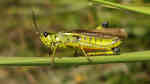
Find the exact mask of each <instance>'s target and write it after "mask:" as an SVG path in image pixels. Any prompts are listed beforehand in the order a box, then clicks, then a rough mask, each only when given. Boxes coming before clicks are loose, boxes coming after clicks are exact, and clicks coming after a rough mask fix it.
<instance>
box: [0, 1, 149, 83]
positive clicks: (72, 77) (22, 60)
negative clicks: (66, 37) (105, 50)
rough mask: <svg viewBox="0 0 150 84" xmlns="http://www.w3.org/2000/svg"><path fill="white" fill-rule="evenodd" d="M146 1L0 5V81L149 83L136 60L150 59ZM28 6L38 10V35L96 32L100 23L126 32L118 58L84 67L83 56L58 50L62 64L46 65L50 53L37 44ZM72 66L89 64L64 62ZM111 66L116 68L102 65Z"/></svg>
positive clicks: (146, 71) (103, 58)
mask: <svg viewBox="0 0 150 84" xmlns="http://www.w3.org/2000/svg"><path fill="white" fill-rule="evenodd" d="M149 2H150V1H149V0H117V1H116V0H93V1H88V0H80V1H77V0H59V1H57V0H53V1H52V0H51V1H50V0H49V1H48V0H47V1H43V0H30V2H29V1H26V0H5V1H4V0H3V1H0V4H1V5H0V11H1V14H0V18H1V20H0V25H1V28H0V29H1V30H0V35H1V38H0V55H1V57H0V60H1V61H0V65H3V66H5V67H3V68H1V69H0V72H1V74H0V80H1V83H2V84H5V83H6V84H10V83H14V84H17V83H18V84H19V83H20V82H22V83H24V84H26V83H31V84H43V83H44V84H48V83H54V84H62V83H63V84H65V83H67V84H74V83H77V84H82V83H86V84H91V83H94V84H99V83H104V84H120V83H121V84H123V83H124V84H149V83H150V80H149V69H150V67H149V63H148V62H138V61H149V60H150V56H149V53H150V51H149V50H150V47H149V44H150V39H149V36H150V32H149V31H150V29H149V22H150V21H149V18H150V16H149V15H150V11H149V9H150V8H149V5H150V4H149ZM32 8H34V9H35V10H36V14H37V22H38V24H39V26H40V29H41V30H42V31H48V32H58V31H68V30H72V29H79V28H83V29H94V28H95V27H96V26H97V25H100V24H101V23H102V22H104V21H109V23H110V27H112V28H120V27H122V28H124V29H125V30H126V31H127V32H128V34H129V37H128V39H126V40H125V42H124V43H123V45H122V46H121V53H122V54H121V55H119V56H98V57H95V56H94V57H90V58H92V59H94V62H93V63H98V64H97V65H89V64H92V63H89V64H87V63H88V61H87V60H86V58H85V57H72V56H73V50H72V49H70V48H68V49H59V50H57V54H56V56H57V57H62V58H57V60H56V63H58V64H59V63H60V64H64V65H65V66H64V65H61V66H62V67H61V66H54V67H51V66H47V65H49V63H50V59H49V56H48V49H47V48H46V47H44V46H43V45H41V43H40V40H39V36H38V35H36V34H35V30H34V29H33V27H32V26H33V25H32V15H31V13H32V10H31V9H32ZM35 56H36V57H35ZM37 56H38V57H37ZM70 59H71V60H70ZM81 59H82V61H81ZM71 62H72V63H73V64H78V63H79V64H87V65H82V66H80V65H72V64H71V67H70V66H68V65H69V64H67V63H71ZM112 62H113V63H114V62H115V63H116V64H100V63H112ZM118 62H119V63H118ZM120 62H121V63H120ZM122 62H127V63H122ZM129 62H135V63H129ZM6 65H15V66H6ZM16 65H21V66H19V67H16ZM23 65H46V66H32V67H24V66H23ZM66 65H67V66H66ZM14 67H15V68H14Z"/></svg>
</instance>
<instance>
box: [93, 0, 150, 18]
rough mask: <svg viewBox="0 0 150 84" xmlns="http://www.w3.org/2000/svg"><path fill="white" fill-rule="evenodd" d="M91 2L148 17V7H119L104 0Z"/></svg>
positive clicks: (149, 13)
mask: <svg viewBox="0 0 150 84" xmlns="http://www.w3.org/2000/svg"><path fill="white" fill-rule="evenodd" d="M93 1H96V2H98V3H101V4H105V5H109V6H113V7H117V8H121V9H125V10H129V11H133V12H138V13H142V14H146V15H150V8H148V7H134V6H126V5H120V4H117V3H113V2H110V1H106V0H93Z"/></svg>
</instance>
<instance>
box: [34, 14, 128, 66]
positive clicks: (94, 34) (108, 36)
mask: <svg viewBox="0 0 150 84" xmlns="http://www.w3.org/2000/svg"><path fill="white" fill-rule="evenodd" d="M32 14H33V16H32V17H33V24H34V26H35V28H36V30H37V31H38V33H39V35H40V40H41V42H42V43H43V44H44V45H45V46H47V47H48V48H50V50H52V57H51V59H52V63H54V60H55V59H54V56H55V53H56V49H57V48H67V47H72V48H75V49H79V50H80V51H81V52H82V53H83V55H84V56H86V57H87V58H88V60H89V57H88V56H92V55H115V54H119V53H120V48H119V46H120V44H121V43H122V41H123V39H125V38H126V37H127V33H126V32H125V31H124V29H116V28H115V29H114V28H107V27H108V23H104V24H102V26H103V28H100V27H98V29H94V30H85V29H77V30H73V31H69V32H58V33H51V32H41V31H40V30H39V28H38V26H37V23H36V18H35V14H34V12H32Z"/></svg>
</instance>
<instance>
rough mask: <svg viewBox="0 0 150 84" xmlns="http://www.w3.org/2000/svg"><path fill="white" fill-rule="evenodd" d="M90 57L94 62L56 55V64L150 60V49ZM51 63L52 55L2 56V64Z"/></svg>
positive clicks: (30, 64) (36, 64) (0, 63)
mask: <svg viewBox="0 0 150 84" xmlns="http://www.w3.org/2000/svg"><path fill="white" fill-rule="evenodd" d="M90 59H91V60H92V62H89V61H88V60H87V58H86V57H84V56H81V57H62V58H57V57H56V59H55V65H73V64H75V65H88V64H105V63H126V62H140V61H150V51H142V52H133V53H125V54H121V55H114V56H91V57H90ZM50 64H51V59H50V57H0V65H1V66H7V65H9V66H10V65H11V66H39V65H50Z"/></svg>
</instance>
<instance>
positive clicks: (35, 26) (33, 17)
mask: <svg viewBox="0 0 150 84" xmlns="http://www.w3.org/2000/svg"><path fill="white" fill-rule="evenodd" d="M32 19H33V25H34V29H35V30H36V33H37V34H39V33H41V31H40V30H39V27H38V25H37V23H36V16H35V13H34V11H33V9H32Z"/></svg>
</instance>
